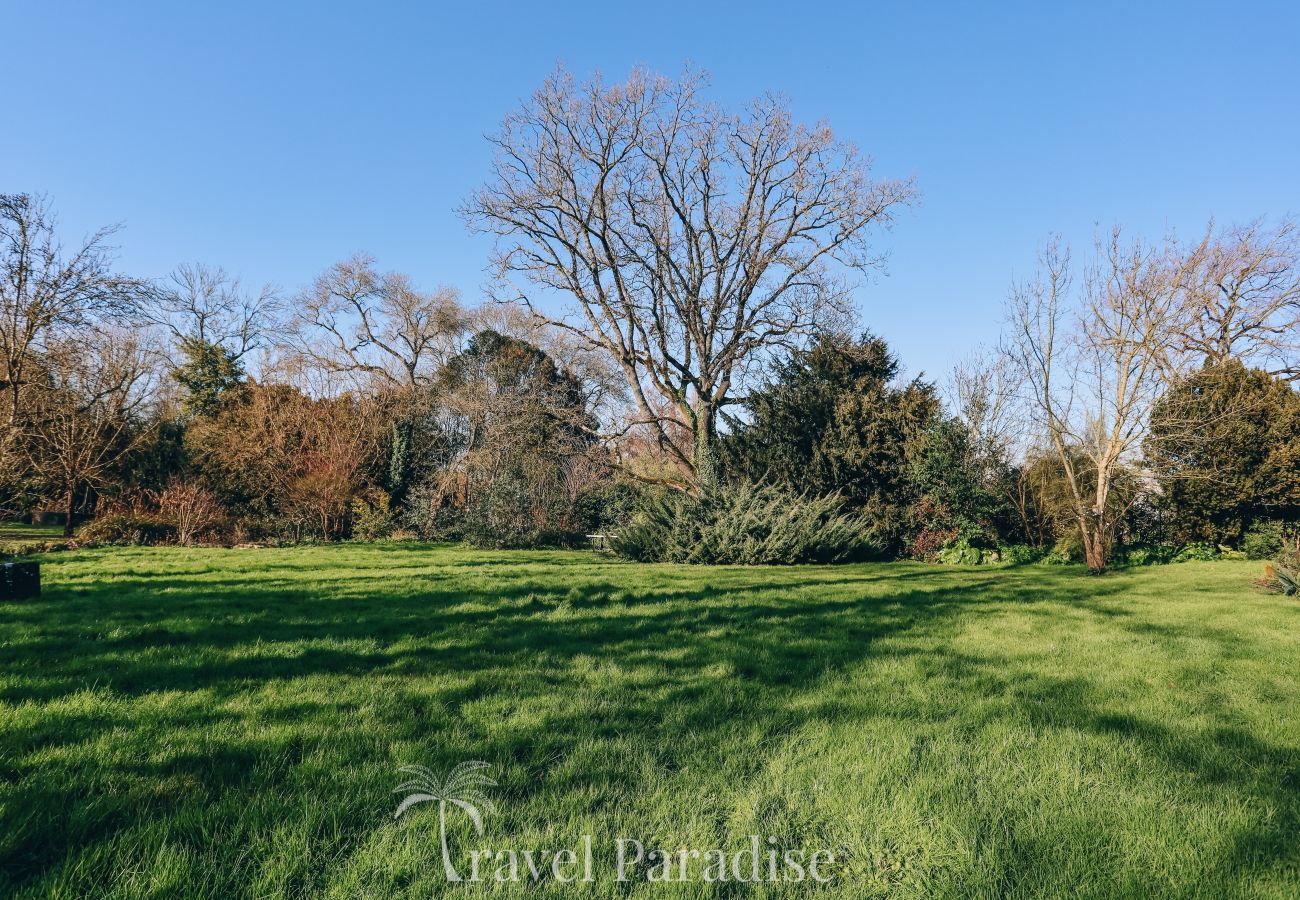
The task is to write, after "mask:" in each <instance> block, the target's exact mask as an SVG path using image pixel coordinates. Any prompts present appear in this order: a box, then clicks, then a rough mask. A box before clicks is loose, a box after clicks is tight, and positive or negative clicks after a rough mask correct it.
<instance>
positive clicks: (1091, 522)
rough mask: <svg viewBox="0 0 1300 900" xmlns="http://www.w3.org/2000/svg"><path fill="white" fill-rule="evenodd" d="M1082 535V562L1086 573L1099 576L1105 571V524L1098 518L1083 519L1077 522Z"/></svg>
mask: <svg viewBox="0 0 1300 900" xmlns="http://www.w3.org/2000/svg"><path fill="white" fill-rule="evenodd" d="M1079 530H1080V532H1081V533H1082V535H1083V561H1084V562H1085V563H1087V565H1088V571H1089V572H1091V573H1092V574H1093V575H1100V574H1101V573H1102V572H1105V571H1106V523H1105V522H1104V521H1103V520H1102V519H1101V518H1100V517H1095V518H1085V519H1082V520H1080V522H1079Z"/></svg>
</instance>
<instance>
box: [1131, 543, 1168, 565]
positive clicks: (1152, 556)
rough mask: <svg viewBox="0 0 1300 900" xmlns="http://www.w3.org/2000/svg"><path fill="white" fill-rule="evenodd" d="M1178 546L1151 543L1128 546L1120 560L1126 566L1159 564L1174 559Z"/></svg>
mask: <svg viewBox="0 0 1300 900" xmlns="http://www.w3.org/2000/svg"><path fill="white" fill-rule="evenodd" d="M1177 554H1178V548H1177V547H1175V546H1174V545H1173V544H1152V545H1150V546H1146V547H1130V548H1128V549H1127V550H1125V551H1124V555H1123V557H1122V562H1123V564H1124V565H1126V566H1159V565H1164V564H1165V563H1170V562H1173V561H1174V557H1175V556H1176V555H1177Z"/></svg>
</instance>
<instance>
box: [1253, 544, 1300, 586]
mask: <svg viewBox="0 0 1300 900" xmlns="http://www.w3.org/2000/svg"><path fill="white" fill-rule="evenodd" d="M1255 584H1257V585H1258V586H1260V587H1262V588H1263V589H1264V590H1266V591H1271V592H1272V593H1275V594H1283V595H1285V596H1287V597H1294V596H1295V595H1296V594H1298V593H1300V538H1286V537H1284V538H1283V539H1282V545H1281V547H1280V548H1279V550H1278V554H1277V559H1275V560H1274V561H1273V564H1272V565H1269V566H1265V567H1264V577H1263V578H1261V579H1259V580H1258V581H1256V582H1255Z"/></svg>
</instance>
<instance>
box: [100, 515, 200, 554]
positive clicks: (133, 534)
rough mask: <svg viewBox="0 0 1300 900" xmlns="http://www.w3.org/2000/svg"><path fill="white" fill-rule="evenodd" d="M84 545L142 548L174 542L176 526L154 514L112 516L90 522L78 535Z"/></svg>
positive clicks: (101, 517)
mask: <svg viewBox="0 0 1300 900" xmlns="http://www.w3.org/2000/svg"><path fill="white" fill-rule="evenodd" d="M77 539H78V540H79V541H81V542H83V543H86V544H106V545H109V546H114V547H143V546H150V545H153V544H168V543H172V542H174V541H175V540H176V526H175V525H173V524H172V523H171V522H168V521H165V520H164V519H162V518H161V517H159V516H156V515H146V514H141V513H112V514H110V515H106V516H100V517H99V518H97V519H92V520H91V521H89V522H87V523H86V524H85V525H83V526H81V529H80V530H79V531H78V532H77Z"/></svg>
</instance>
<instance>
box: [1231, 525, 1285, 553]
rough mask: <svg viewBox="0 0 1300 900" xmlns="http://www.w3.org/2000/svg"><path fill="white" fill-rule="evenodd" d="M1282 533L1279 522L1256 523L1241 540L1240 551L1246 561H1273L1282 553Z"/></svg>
mask: <svg viewBox="0 0 1300 900" xmlns="http://www.w3.org/2000/svg"><path fill="white" fill-rule="evenodd" d="M1283 536H1284V531H1283V529H1282V523H1281V522H1256V523H1255V524H1254V525H1251V526H1250V528H1248V529H1247V530H1246V533H1245V534H1244V535H1243V536H1242V538H1241V551H1242V552H1243V553H1245V554H1246V558H1247V559H1273V558H1274V557H1276V556H1277V555H1278V554H1279V553H1281V552H1282V538H1283Z"/></svg>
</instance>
